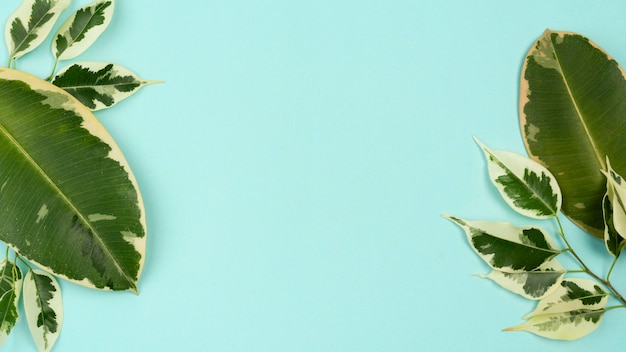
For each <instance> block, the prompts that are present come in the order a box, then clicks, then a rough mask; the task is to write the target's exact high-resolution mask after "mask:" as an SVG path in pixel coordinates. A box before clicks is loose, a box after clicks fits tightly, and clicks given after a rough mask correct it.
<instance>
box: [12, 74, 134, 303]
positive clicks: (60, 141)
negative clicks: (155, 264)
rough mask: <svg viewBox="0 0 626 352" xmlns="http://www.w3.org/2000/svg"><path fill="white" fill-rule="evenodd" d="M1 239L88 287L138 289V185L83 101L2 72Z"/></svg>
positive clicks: (38, 81) (33, 79)
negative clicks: (81, 102) (80, 101)
mask: <svg viewBox="0 0 626 352" xmlns="http://www.w3.org/2000/svg"><path fill="white" fill-rule="evenodd" d="M0 240H2V241H4V242H5V243H7V244H9V245H10V246H11V247H12V248H14V249H15V250H16V251H17V252H19V253H20V255H22V256H23V257H25V258H27V259H29V260H30V261H32V262H35V263H37V264H38V266H40V267H42V268H46V271H49V272H52V273H54V274H56V275H57V276H61V277H63V278H67V279H69V280H71V281H73V282H77V283H79V284H83V285H85V286H88V287H94V288H99V289H105V288H107V289H113V290H131V291H135V292H136V291H137V286H136V285H137V280H138V279H139V276H140V274H141V269H142V266H143V262H144V257H145V240H146V239H145V215H144V207H143V202H142V200H141V196H140V193H139V189H138V187H137V184H136V180H135V178H134V176H133V174H132V172H131V170H130V168H129V165H128V163H127V161H126V160H125V159H124V156H123V154H122V152H121V150H120V149H119V147H118V146H117V145H116V144H115V142H114V141H113V139H112V138H111V136H110V135H109V134H108V132H107V131H106V130H105V129H104V127H103V126H102V125H101V124H100V122H99V121H98V120H97V119H96V117H95V116H94V115H93V114H92V113H91V112H90V111H89V110H88V109H87V108H85V106H84V105H82V104H80V103H79V102H78V101H77V100H75V99H74V98H73V97H72V96H71V95H69V94H67V93H66V92H65V91H63V90H62V89H60V88H58V87H55V86H54V85H52V84H50V83H48V82H45V81H43V80H41V79H39V78H36V77H33V76H30V75H28V74H25V73H22V72H19V71H14V70H8V69H0Z"/></svg>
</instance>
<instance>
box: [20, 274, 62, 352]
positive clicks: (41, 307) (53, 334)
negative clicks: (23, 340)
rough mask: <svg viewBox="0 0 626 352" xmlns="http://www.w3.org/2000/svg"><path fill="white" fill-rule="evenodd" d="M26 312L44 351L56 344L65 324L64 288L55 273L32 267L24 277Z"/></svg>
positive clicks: (36, 341) (32, 332)
mask: <svg viewBox="0 0 626 352" xmlns="http://www.w3.org/2000/svg"><path fill="white" fill-rule="evenodd" d="M23 293H24V294H23V296H24V311H25V312H26V320H27V321H28V327H29V329H30V333H31V335H32V336H33V340H34V341H35V344H36V345H37V348H38V349H39V351H40V352H42V351H45V352H48V351H50V350H51V349H52V346H54V343H55V342H56V340H57V338H58V337H59V334H60V333H61V326H62V324H63V300H62V298H61V288H60V287H59V284H58V282H57V281H56V279H55V278H54V276H52V275H50V274H48V273H46V272H45V271H41V270H30V271H29V272H28V273H27V274H26V277H25V278H24V288H23Z"/></svg>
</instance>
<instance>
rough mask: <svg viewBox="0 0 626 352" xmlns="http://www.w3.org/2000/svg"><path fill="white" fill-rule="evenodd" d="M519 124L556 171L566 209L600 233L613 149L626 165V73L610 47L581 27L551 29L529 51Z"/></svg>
mask: <svg viewBox="0 0 626 352" xmlns="http://www.w3.org/2000/svg"><path fill="white" fill-rule="evenodd" d="M520 81H521V85H520V123H521V129H522V135H523V137H524V142H525V145H526V149H527V151H528V154H529V155H530V156H531V157H532V158H533V159H534V160H536V161H539V162H540V163H541V164H543V165H544V166H546V167H547V168H548V169H549V170H550V171H551V172H552V174H553V175H554V176H555V177H556V179H557V181H558V183H559V186H560V188H561V192H562V194H563V207H562V211H563V213H565V214H566V215H567V216H568V217H569V218H570V219H572V220H573V221H574V222H575V223H576V224H577V225H579V226H580V227H581V228H583V229H584V230H585V231H587V232H589V233H591V234H593V235H594V236H596V237H598V238H602V237H603V234H604V221H603V214H602V204H603V202H602V198H603V197H604V194H605V192H606V180H605V179H604V177H603V175H602V174H601V173H600V172H598V171H599V170H606V165H605V158H606V157H607V156H608V157H609V158H610V159H611V162H612V163H613V167H614V168H615V170H616V171H617V172H619V173H622V174H624V173H625V172H626V143H624V141H625V140H626V78H625V75H624V71H623V70H622V69H621V67H620V66H619V65H618V64H617V62H615V60H613V59H612V58H611V57H610V56H609V55H608V54H607V53H606V52H605V51H603V50H602V49H601V48H600V47H599V46H598V45H596V44H595V43H593V42H591V41H590V40H589V39H588V38H585V37H583V36H582V35H580V34H576V33H568V32H556V31H550V30H547V31H546V32H545V33H544V34H543V35H542V36H541V37H540V38H539V39H538V41H537V42H536V43H534V44H533V46H532V48H531V49H530V51H529V52H528V55H527V57H526V60H525V62H524V66H523V69H522V77H521V80H520Z"/></svg>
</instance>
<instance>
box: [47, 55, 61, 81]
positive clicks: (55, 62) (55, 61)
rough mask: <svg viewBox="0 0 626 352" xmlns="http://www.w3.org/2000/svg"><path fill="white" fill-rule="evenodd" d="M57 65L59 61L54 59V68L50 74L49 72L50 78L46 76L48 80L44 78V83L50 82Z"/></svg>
mask: <svg viewBox="0 0 626 352" xmlns="http://www.w3.org/2000/svg"><path fill="white" fill-rule="evenodd" d="M58 64H59V59H54V66H52V72H50V76H48V78H46V81H48V82H50V81H52V78H53V77H54V73H55V72H56V70H57V65H58Z"/></svg>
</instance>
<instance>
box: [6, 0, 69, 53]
mask: <svg viewBox="0 0 626 352" xmlns="http://www.w3.org/2000/svg"><path fill="white" fill-rule="evenodd" d="M69 4H70V0H25V1H23V2H22V4H21V5H20V6H19V7H18V8H17V10H16V11H15V12H14V13H13V14H12V15H11V17H9V20H8V21H7V25H6V28H5V31H4V39H5V41H6V44H7V48H8V50H9V60H12V59H17V58H19V57H20V56H22V55H24V54H26V53H28V52H29V51H31V50H33V49H35V48H36V47H37V46H39V45H40V44H41V43H42V42H43V41H44V40H45V39H46V37H47V36H48V34H49V33H50V31H51V30H52V27H53V26H54V24H55V22H56V21H57V19H58V18H59V15H60V14H61V12H62V11H63V10H64V9H65V8H67V6H68V5H69Z"/></svg>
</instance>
